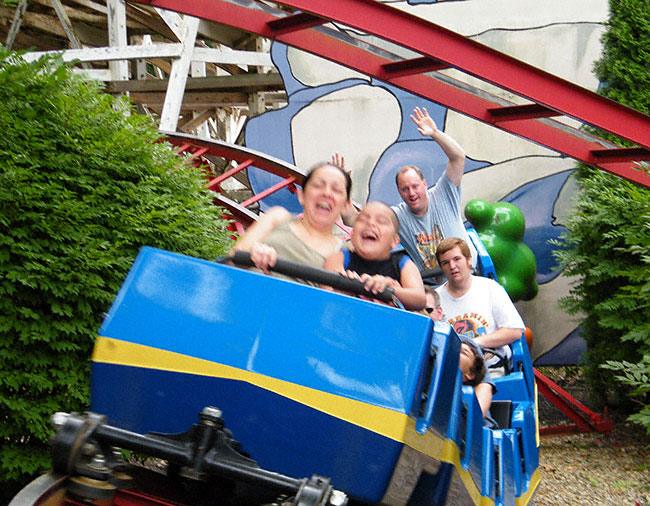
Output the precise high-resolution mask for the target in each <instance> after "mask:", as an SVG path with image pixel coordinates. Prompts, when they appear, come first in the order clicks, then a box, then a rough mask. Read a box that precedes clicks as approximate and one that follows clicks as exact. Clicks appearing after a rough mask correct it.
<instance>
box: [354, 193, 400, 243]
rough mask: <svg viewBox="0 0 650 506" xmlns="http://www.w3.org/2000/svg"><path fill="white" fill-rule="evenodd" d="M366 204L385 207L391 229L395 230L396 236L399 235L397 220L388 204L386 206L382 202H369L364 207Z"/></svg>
mask: <svg viewBox="0 0 650 506" xmlns="http://www.w3.org/2000/svg"><path fill="white" fill-rule="evenodd" d="M368 204H380V205H382V206H383V207H385V208H386V209H388V215H389V217H390V221H391V223H392V224H393V229H394V230H395V233H396V234H397V235H399V219H398V218H397V215H396V214H395V211H393V208H392V207H390V206H389V205H388V204H386V203H384V202H381V201H379V200H370V201H368V202H366V206H367V205H368ZM364 207H365V206H364ZM362 211H363V209H362Z"/></svg>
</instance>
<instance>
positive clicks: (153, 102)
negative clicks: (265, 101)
mask: <svg viewBox="0 0 650 506" xmlns="http://www.w3.org/2000/svg"><path fill="white" fill-rule="evenodd" d="M130 97H131V100H132V101H133V102H134V103H136V104H146V105H147V106H149V107H151V108H153V109H156V110H160V109H161V108H162V106H163V104H164V102H165V95H164V94H163V93H139V92H136V93H131V94H130ZM224 106H233V107H248V93H236V92H233V93H215V92H213V93H208V92H205V93H191V92H190V93H185V94H184V95H183V102H182V104H181V107H180V110H181V111H199V110H204V109H209V108H210V107H212V108H214V107H224Z"/></svg>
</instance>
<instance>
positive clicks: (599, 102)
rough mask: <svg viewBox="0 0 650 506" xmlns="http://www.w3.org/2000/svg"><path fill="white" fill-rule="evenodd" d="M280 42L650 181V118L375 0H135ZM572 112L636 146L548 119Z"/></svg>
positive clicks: (638, 180)
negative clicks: (272, 4) (500, 93)
mask: <svg viewBox="0 0 650 506" xmlns="http://www.w3.org/2000/svg"><path fill="white" fill-rule="evenodd" d="M135 1H137V2H140V3H144V4H148V5H153V6H156V7H161V8H164V9H170V10H176V11H179V12H183V13H185V14H189V15H192V16H196V17H201V18H205V19H209V20H212V21H216V22H219V23H222V24H225V25H229V26H233V27H236V28H239V29H242V30H246V31H249V32H253V33H257V34H259V35H262V36H264V37H267V38H270V39H274V40H278V41H280V42H283V43H285V44H288V45H290V46H294V47H297V48H299V49H303V50H305V51H309V52H311V53H314V54H317V55H319V56H321V57H323V58H326V59H329V60H332V61H335V62H338V63H340V64H342V65H345V66H347V67H349V68H352V69H355V70H358V71H360V72H362V73H364V74H366V75H369V76H374V77H376V78H378V79H381V80H383V81H386V82H389V83H391V84H392V85H395V86H397V87H399V88H402V89H404V90H407V91H410V92H412V93H415V94H417V95H420V96H422V97H424V98H427V99H430V100H433V101H435V102H437V103H439V104H441V105H443V106H446V107H449V108H450V109H453V110H455V111H458V112H460V113H463V114H465V115H468V116H470V117H473V118H475V119H477V120H479V121H482V122H484V123H488V124H490V125H493V126H495V127H496V128H499V129H501V130H504V131H507V132H510V133H513V134H515V135H518V136H521V137H524V138H526V139H529V140H531V141H534V142H537V143H539V144H542V145H544V146H546V147H548V148H550V149H552V150H554V151H557V152H559V153H562V154H565V155H567V156H570V157H571V158H575V159H576V160H580V161H583V162H585V163H588V164H590V165H593V166H595V167H599V168H601V169H603V170H606V171H608V172H611V173H613V174H617V175H619V176H621V177H623V178H626V179H628V180H630V181H634V182H636V183H639V184H642V185H644V186H647V187H650V175H648V174H647V173H646V172H644V171H642V170H639V169H638V162H639V161H642V160H646V161H647V160H650V116H646V115H644V114H641V113H639V112H637V111H634V110H632V109H629V108H627V107H624V106H622V105H620V104H617V103H616V102H613V101H611V100H608V99H606V98H604V97H602V96H600V95H597V94H596V93H593V92H591V91H589V90H586V89H584V88H581V87H579V86H576V85H575V84H573V83H570V82H568V81H565V80H562V79H560V78H558V77H556V76H553V75H551V74H549V73H547V72H544V71H542V70H539V69H536V68H535V67H532V66H531V65H528V64H526V63H523V62H521V61H518V60H516V59H514V58H512V57H510V56H507V55H504V54H502V53H499V52H498V51H495V50H493V49H491V48H489V47H486V46H483V45H482V44H479V43H477V42H475V41H472V40H471V39H468V38H466V37H463V36H462V35H459V34H456V33H454V32H451V31H449V30H447V29H445V28H443V27H440V26H438V25H436V24H434V23H431V22H429V21H426V20H424V19H421V18H418V17H416V16H413V15H411V14H409V13H406V12H403V11H400V10H398V9H395V8H394V7H391V6H389V5H386V4H382V3H380V2H377V1H375V0H290V1H283V2H279V3H281V4H282V5H285V6H287V7H290V8H292V9H299V10H300V11H301V12H299V13H297V14H292V13H288V12H286V11H281V10H273V9H270V8H268V7H266V6H265V5H263V4H261V3H256V2H252V1H249V2H238V1H236V0H195V1H193V2H185V1H182V0H135ZM329 21H334V22H336V23H340V24H342V25H346V26H347V27H351V28H354V29H355V30H361V31H363V32H365V33H368V34H373V35H375V36H378V37H380V38H382V39H384V40H385V41H388V42H391V43H394V44H397V45H398V46H401V47H402V48H404V49H405V50H409V51H410V52H414V53H416V55H417V56H415V57H412V58H407V59H404V58H401V57H399V56H397V55H395V54H391V53H388V52H387V51H384V50H381V49H379V48H375V47H372V46H370V45H368V44H367V43H366V42H364V41H362V40H360V39H355V38H353V37H351V36H349V35H347V34H345V33H343V32H341V31H339V30H334V29H330V28H327V27H325V26H322V25H324V24H325V23H327V22H329ZM450 67H453V68H455V69H458V70H461V71H463V72H465V73H467V74H470V75H472V76H474V77H477V78H479V79H481V80H483V81H485V82H488V83H491V84H493V85H496V86H499V87H501V88H503V89H504V90H509V91H511V92H513V93H515V94H517V95H519V96H520V97H524V98H526V99H528V100H531V101H532V103H530V104H524V105H519V104H513V103H510V102H506V101H505V100H503V99H501V98H497V97H496V96H491V95H489V94H487V93H486V92H484V91H481V90H478V89H472V88H471V87H470V86H468V85H467V84H466V83H460V82H459V81H455V80H454V79H451V78H449V77H448V76H446V75H442V74H440V73H438V72H436V71H437V70H441V69H444V68H450ZM557 115H566V116H569V117H571V118H575V119H578V120H581V121H583V122H585V123H588V124H590V125H594V126H597V127H598V128H601V129H602V130H605V131H607V132H610V133H612V134H615V135H617V136H619V137H621V138H623V139H628V140H630V141H632V142H634V143H637V144H638V147H636V148H633V149H632V150H625V149H619V148H617V147H616V146H613V145H611V144H608V143H605V142H604V141H601V140H599V139H597V138H596V137H593V136H590V135H587V134H585V133H584V132H581V131H579V130H577V129H574V128H571V127H568V126H567V125H566V124H563V123H561V122H558V121H555V120H552V119H549V118H550V117H552V116H557Z"/></svg>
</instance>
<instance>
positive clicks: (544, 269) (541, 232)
mask: <svg viewBox="0 0 650 506" xmlns="http://www.w3.org/2000/svg"><path fill="white" fill-rule="evenodd" d="M571 172H572V171H570V170H567V171H564V172H559V173H557V174H553V175H552V176H548V177H545V178H541V179H537V180H535V181H532V182H530V183H528V184H525V185H523V186H521V187H519V188H517V190H515V191H514V192H512V193H510V194H509V195H508V196H506V197H505V198H504V199H502V200H503V202H509V203H511V204H513V205H515V206H517V207H518V208H519V209H520V210H521V212H522V213H524V216H525V218H526V232H525V234H524V243H525V244H526V246H528V247H529V248H530V249H531V250H532V251H533V253H535V258H536V259H537V283H538V284H542V283H548V282H549V281H552V280H553V279H555V278H556V277H557V276H558V275H559V274H560V272H561V271H559V270H558V269H557V267H558V264H557V262H556V260H555V258H554V257H553V255H552V253H551V252H552V251H553V250H554V249H556V247H555V246H552V245H551V244H549V241H550V240H551V239H557V238H558V237H559V236H560V234H561V233H562V232H564V231H565V230H566V229H565V228H564V227H563V226H561V225H554V224H553V222H554V220H555V216H554V215H553V208H554V206H555V202H556V200H557V198H558V195H559V194H560V190H561V189H562V187H563V186H564V184H565V183H566V180H567V178H568V177H569V175H570V174H571Z"/></svg>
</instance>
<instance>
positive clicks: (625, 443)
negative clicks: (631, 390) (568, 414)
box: [534, 422, 650, 506]
mask: <svg viewBox="0 0 650 506" xmlns="http://www.w3.org/2000/svg"><path fill="white" fill-rule="evenodd" d="M539 460H540V475H541V483H540V485H539V487H538V489H537V494H536V496H535V499H534V504H535V505H537V506H540V505H548V506H563V505H567V506H568V505H571V506H575V505H582V504H585V505H617V506H619V505H620V506H627V505H629V506H634V505H637V506H642V505H650V438H648V437H647V435H646V434H645V432H644V431H643V430H642V429H640V428H639V427H638V426H635V425H632V424H629V423H626V422H619V423H617V424H616V428H615V429H614V431H612V432H611V433H610V434H600V433H583V434H572V435H563V436H543V437H542V440H541V445H540V455H539Z"/></svg>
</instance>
